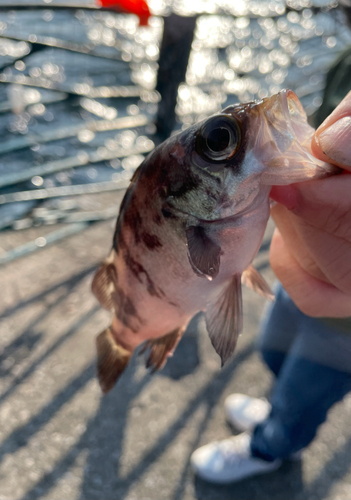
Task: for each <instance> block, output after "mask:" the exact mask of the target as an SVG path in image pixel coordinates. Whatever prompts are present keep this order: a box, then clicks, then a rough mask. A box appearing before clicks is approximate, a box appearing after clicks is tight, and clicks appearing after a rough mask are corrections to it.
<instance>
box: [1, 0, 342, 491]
mask: <svg viewBox="0 0 351 500" xmlns="http://www.w3.org/2000/svg"><path fill="white" fill-rule="evenodd" d="M148 4H149V9H150V13H151V16H150V17H149V18H148V19H145V18H142V19H141V22H140V25H139V19H138V17H137V16H136V15H133V14H130V13H125V12H122V11H121V9H120V8H118V7H117V10H119V12H115V11H113V10H111V9H100V6H97V5H96V4H95V3H93V2H90V3H89V0H87V1H85V0H72V1H70V0H44V1H41V0H33V1H31V0H22V1H19V0H11V1H8V2H7V1H6V0H0V137H1V140H0V283H1V294H0V315H1V320H0V323H1V335H0V346H1V351H0V352H1V354H0V500H15V499H16V500H17V499H20V500H29V499H39V498H40V499H48V500H49V499H50V500H55V499H61V500H62V499H65V500H71V499H72V500H73V499H79V500H93V499H96V500H110V499H112V498H113V499H118V500H122V499H126V500H134V499H135V500H136V499H140V500H148V499H150V500H165V499H172V500H181V499H186V500H192V499H201V500H207V499H208V500H210V499H211V500H212V499H214V498H216V499H218V500H234V499H239V500H245V499H250V500H252V499H257V500H265V499H269V500H282V499H283V498H284V499H286V498H289V500H292V499H296V500H298V499H299V500H302V499H306V500H307V499H308V500H313V499H318V500H321V499H328V500H329V499H330V500H331V499H333V500H339V499H340V500H346V499H349V498H351V428H350V425H349V423H350V417H351V398H350V397H347V398H346V399H345V400H344V402H343V403H342V404H339V405H337V407H336V408H334V409H333V411H332V412H331V415H330V418H329V420H328V422H327V424H325V425H324V426H323V427H322V429H321V431H320V433H319V436H318V438H317V439H316V440H315V441H314V442H313V444H312V445H311V446H310V447H309V449H308V450H307V452H306V453H305V455H304V460H303V462H302V463H288V464H286V465H284V466H283V467H282V469H279V471H277V472H275V473H273V474H270V475H268V476H264V477H262V478H260V477H259V478H255V479H249V480H247V481H242V482H241V483H239V484H237V485H234V486H225V487H224V486H221V487H214V486H211V485H209V484H207V483H204V482H203V481H201V480H199V479H196V478H194V476H193V475H192V473H191V472H190V470H189V457H190V455H191V453H192V451H193V450H194V449H195V448H196V447H198V446H199V445H201V444H204V443H207V442H209V441H210V440H214V439H221V438H224V437H226V436H229V435H230V434H231V432H232V431H231V429H229V427H227V425H226V423H225V416H224V411H223V401H224V399H225V397H226V396H228V395H229V394H230V393H231V392H243V393H246V394H249V395H251V396H262V395H263V396H264V395H268V394H269V388H270V382H271V380H270V376H269V374H268V373H267V371H266V370H265V369H264V367H263V365H262V363H261V361H260V360H259V357H258V355H257V354H256V353H255V351H254V342H255V336H256V334H257V331H258V325H259V318H260V315H261V313H262V311H263V308H264V301H263V299H261V298H259V297H257V296H255V295H254V294H253V293H251V292H250V291H247V290H245V291H244V312H245V316H244V333H243V335H242V337H241V338H240V341H239V346H238V349H237V353H236V355H235V358H234V360H233V361H232V362H231V363H229V364H228V365H227V366H226V367H225V368H224V369H223V370H221V369H220V361H219V358H218V356H217V355H216V354H215V352H214V350H213V349H212V347H211V345H210V341H209V339H208V337H207V334H206V330H205V326H204V322H203V319H202V316H201V315H199V316H197V317H196V318H194V320H193V321H192V322H191V324H190V326H189V328H188V331H187V333H186V334H185V336H184V338H183V339H182V341H181V343H180V345H179V347H178V349H177V352H176V354H175V356H174V357H173V358H172V359H170V360H169V362H168V363H167V365H166V367H165V368H164V369H163V370H162V371H161V372H160V373H157V374H156V375H153V376H151V375H150V374H149V373H148V372H147V371H146V369H145V368H144V366H143V360H142V359H141V358H140V357H135V359H134V360H133V362H132V363H131V365H130V366H129V367H128V369H127V371H126V372H125V373H124V375H123V377H122V378H121V379H120V381H119V382H118V384H117V386H116V387H115V388H114V389H113V391H111V393H109V394H108V395H107V396H104V397H102V395H101V392H100V389H99V387H98V384H97V381H96V379H95V347H94V338H95V336H96V334H98V333H99V332H100V331H102V330H103V328H104V327H106V326H107V325H108V324H109V314H107V313H106V312H104V311H102V310H101V309H100V308H99V307H98V305H97V302H96V300H95V299H94V297H93V296H92V295H91V293H90V283H91V278H92V274H93V272H94V270H95V269H96V267H97V265H98V264H99V262H100V261H101V260H102V259H103V258H105V256H106V255H107V254H108V252H109V249H110V246H111V240H112V234H113V227H114V224H115V219H116V216H117V213H118V205H119V203H120V201H121V199H122V197H123V193H124V190H125V188H126V186H127V185H128V182H129V179H130V178H131V176H132V175H133V172H134V171H135V169H136V168H137V167H138V165H139V164H140V163H141V161H142V160H143V158H144V157H145V155H146V154H147V153H148V152H149V151H151V150H152V148H153V147H154V145H155V144H158V143H159V142H160V141H161V140H162V139H163V138H165V137H167V136H168V135H169V134H170V133H172V132H173V131H174V130H179V129H184V128H186V127H188V126H189V125H191V124H192V123H195V122H196V121H198V120H200V119H203V118H205V117H207V116H210V115H211V114H213V113H215V112H216V111H219V110H220V109H222V108H223V107H225V106H227V105H229V104H232V103H235V102H238V101H248V100H253V99H257V98H263V97H265V96H267V95H270V94H272V93H276V92H277V91H279V90H280V89H282V88H291V89H292V90H294V91H295V92H296V94H297V95H298V97H299V98H300V100H301V102H302V104H303V106H304V108H305V110H306V113H307V115H308V117H309V120H310V122H311V123H312V124H317V123H320V121H321V120H322V119H323V118H324V117H325V116H326V115H327V114H328V113H329V112H330V111H331V109H333V107H334V106H335V105H336V104H337V102H338V100H340V99H341V97H343V95H342V94H343V93H344V94H345V93H346V91H347V88H348V86H350V85H351V73H350V71H351V70H350V67H351V63H348V64H349V65H347V64H346V63H345V64H344V62H345V60H347V57H346V56H345V54H347V52H345V50H346V51H347V47H348V46H349V45H351V31H350V29H349V28H348V26H347V15H348V14H349V11H350V9H351V7H350V5H351V4H350V5H349V6H348V5H347V3H346V0H344V4H343V7H344V9H343V10H342V9H341V8H340V6H339V5H338V4H337V2H336V1H334V0H331V1H329V0H291V1H289V2H287V3H286V2H285V1H281V0H235V1H230V0H219V1H217V2H215V1H210V0H208V1H206V0H203V1H201V0H193V1H191V2H190V1H189V0H184V1H176V0H175V1H172V0H167V1H164V0H149V2H148ZM146 17H148V16H146ZM342 54H343V55H342ZM338 57H339V58H340V57H341V59H340V60H339V64H338V65H337V66H336V67H335V68H336V69H335V71H336V70H338V69H340V64H341V66H342V65H343V64H344V66H343V71H342V74H341V77H340V78H339V80H338V82H339V83H338V84H337V85H334V86H333V88H332V89H331V91H330V92H329V95H328V99H325V100H324V103H323V106H321V105H322V102H323V92H324V87H325V80H326V75H327V72H328V70H329V69H330V68H331V67H332V66H333V64H334V62H335V61H336V60H337V59H338ZM340 61H341V62H340ZM347 71H349V73H347ZM348 74H349V76H347V75H348ZM345 75H346V76H345ZM345 81H346V84H345ZM272 230H273V224H272V223H269V225H268V228H267V232H266V235H265V238H264V242H263V244H262V247H261V250H260V252H259V254H258V256H257V259H256V267H257V268H258V269H259V270H260V271H261V272H262V274H263V275H264V276H265V278H266V279H267V281H268V282H270V283H271V284H272V283H273V282H274V277H273V274H272V272H271V270H270V268H269V262H268V249H269V242H270V237H271V234H272Z"/></svg>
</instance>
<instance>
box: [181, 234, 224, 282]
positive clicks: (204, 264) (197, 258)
mask: <svg viewBox="0 0 351 500" xmlns="http://www.w3.org/2000/svg"><path fill="white" fill-rule="evenodd" d="M186 239H187V244H188V257H189V261H190V264H191V267H192V268H193V271H194V272H195V273H196V274H197V275H198V276H203V277H205V278H207V279H209V280H212V279H213V278H215V277H216V276H217V274H218V272H219V262H220V253H221V247H220V246H218V245H217V244H216V243H215V242H214V241H212V240H211V239H210V238H209V237H208V236H207V235H206V232H205V229H204V228H203V227H200V226H190V227H188V229H187V230H186Z"/></svg>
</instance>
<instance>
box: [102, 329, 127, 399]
mask: <svg viewBox="0 0 351 500" xmlns="http://www.w3.org/2000/svg"><path fill="white" fill-rule="evenodd" d="M96 350H97V376H98V379H99V382H100V387H101V390H102V392H103V393H105V394H106V393H107V392H108V391H110V390H111V389H112V387H113V386H114V385H115V383H116V382H117V380H118V378H119V376H120V375H121V373H122V372H123V371H124V369H125V367H126V366H127V365H128V363H129V360H130V357H131V353H130V352H129V351H127V350H126V349H124V347H122V346H120V345H118V344H117V343H116V341H115V339H114V337H113V335H112V333H111V330H110V329H109V328H107V329H106V330H104V331H103V332H102V333H100V335H98V337H97V338H96Z"/></svg>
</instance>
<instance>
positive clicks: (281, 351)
mask: <svg viewBox="0 0 351 500" xmlns="http://www.w3.org/2000/svg"><path fill="white" fill-rule="evenodd" d="M275 292H276V294H275V302H273V303H271V304H269V306H268V308H267V310H266V311H265V313H264V314H263V320H262V322H261V328H260V336H259V340H258V342H257V347H258V349H259V351H260V353H261V356H262V358H263V360H264V361H265V363H266V364H267V366H268V368H269V369H270V370H271V371H272V372H273V373H274V375H275V376H276V377H277V376H278V375H279V372H280V369H281V367H282V364H283V363H284V360H285V357H286V355H287V353H288V352H289V349H290V347H291V345H292V344H293V342H294V340H295V337H296V335H297V332H298V330H299V326H298V325H299V321H300V320H301V319H302V318H303V314H302V313H301V312H300V311H299V310H298V309H297V307H296V306H295V304H294V303H293V302H292V300H291V299H290V297H289V295H288V294H287V293H286V291H285V290H284V288H283V287H282V286H281V284H280V283H279V284H278V285H277V287H276V290H275Z"/></svg>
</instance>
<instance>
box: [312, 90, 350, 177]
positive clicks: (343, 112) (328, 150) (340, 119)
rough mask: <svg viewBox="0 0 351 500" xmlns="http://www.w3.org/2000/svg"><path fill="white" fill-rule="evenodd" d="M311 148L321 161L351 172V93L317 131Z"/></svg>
mask: <svg viewBox="0 0 351 500" xmlns="http://www.w3.org/2000/svg"><path fill="white" fill-rule="evenodd" d="M311 147H312V152H313V154H314V155H315V156H316V157H317V158H319V159H320V160H323V161H326V162H329V163H334V164H335V165H338V166H339V167H343V168H344V169H345V170H349V171H351V92H349V93H348V94H347V96H346V97H345V98H344V99H343V100H342V101H341V103H340V104H339V105H338V106H337V107H336V108H335V110H334V111H333V112H332V113H331V115H329V116H328V118H327V119H326V120H325V121H324V122H323V123H322V125H321V126H320V127H319V128H318V129H317V130H316V132H315V134H314V136H313V138H312V144H311Z"/></svg>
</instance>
